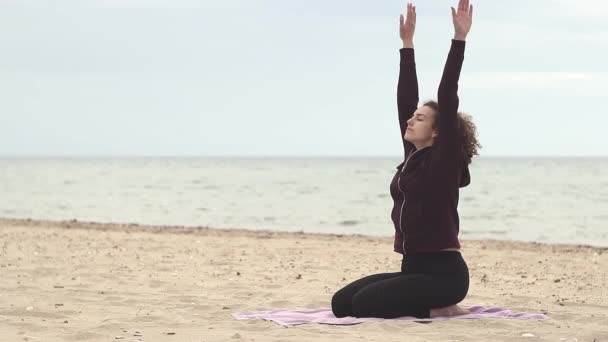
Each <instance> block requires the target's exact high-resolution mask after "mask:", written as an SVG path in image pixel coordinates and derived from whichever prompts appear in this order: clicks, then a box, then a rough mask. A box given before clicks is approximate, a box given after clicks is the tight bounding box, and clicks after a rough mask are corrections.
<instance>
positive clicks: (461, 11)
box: [450, 0, 473, 40]
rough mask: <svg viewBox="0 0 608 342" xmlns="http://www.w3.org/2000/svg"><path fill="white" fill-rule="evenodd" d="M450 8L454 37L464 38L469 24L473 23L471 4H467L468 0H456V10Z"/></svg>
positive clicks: (457, 38)
mask: <svg viewBox="0 0 608 342" xmlns="http://www.w3.org/2000/svg"><path fill="white" fill-rule="evenodd" d="M450 8H451V9H452V21H453V22H454V39H456V40H466V38H467V34H469V30H471V24H472V23H473V5H469V0H459V1H458V11H456V10H455V9H454V7H450Z"/></svg>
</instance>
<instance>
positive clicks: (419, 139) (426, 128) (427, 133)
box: [403, 106, 437, 148]
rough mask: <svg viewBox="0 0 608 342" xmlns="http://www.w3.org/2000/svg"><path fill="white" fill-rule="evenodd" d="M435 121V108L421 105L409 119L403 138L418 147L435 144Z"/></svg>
mask: <svg viewBox="0 0 608 342" xmlns="http://www.w3.org/2000/svg"><path fill="white" fill-rule="evenodd" d="M434 121H435V110H433V108H431V107H427V106H421V107H419V108H418V109H416V111H415V112H414V115H413V116H412V117H411V118H410V119H409V120H407V129H406V130H405V135H404V136H403V139H405V140H407V141H409V142H411V143H412V144H414V145H415V146H416V147H417V148H420V147H424V146H429V145H432V144H433V139H434V138H435V137H436V136H437V132H436V131H435V129H434V128H433V122H434Z"/></svg>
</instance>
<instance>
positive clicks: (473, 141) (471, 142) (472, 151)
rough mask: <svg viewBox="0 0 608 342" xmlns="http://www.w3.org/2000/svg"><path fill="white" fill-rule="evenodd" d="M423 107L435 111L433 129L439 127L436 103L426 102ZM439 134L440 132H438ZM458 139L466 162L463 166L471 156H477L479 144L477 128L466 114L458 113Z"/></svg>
mask: <svg viewBox="0 0 608 342" xmlns="http://www.w3.org/2000/svg"><path fill="white" fill-rule="evenodd" d="M424 106H428V107H430V108H432V109H433V110H434V111H435V121H434V122H433V128H437V127H439V120H441V115H440V114H439V104H438V103H437V102H436V101H432V100H431V101H426V102H425V103H424ZM439 134H441V132H439ZM458 139H459V140H460V143H461V146H462V150H461V153H462V158H463V159H464V160H465V161H466V164H465V165H468V164H470V163H471V160H472V159H473V156H476V155H479V149H481V147H482V146H481V144H480V143H479V141H478V139H477V127H476V126H475V124H474V123H473V117H472V116H471V115H469V114H467V113H463V112H458Z"/></svg>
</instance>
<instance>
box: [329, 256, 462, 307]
mask: <svg viewBox="0 0 608 342" xmlns="http://www.w3.org/2000/svg"><path fill="white" fill-rule="evenodd" d="M468 291H469V269H468V267H467V264H466V262H465V261H464V259H463V258H462V255H461V254H460V252H457V251H443V252H433V253H420V254H408V255H405V256H404V257H403V260H402V261H401V272H396V273H381V274H374V275H370V276H367V277H364V278H361V279H359V280H356V281H354V282H352V283H350V284H348V285H346V286H345V287H344V288H342V289H341V290H339V291H338V292H336V293H335V294H334V296H333V298H332V300H331V308H332V311H333V313H334V315H335V316H336V317H346V316H354V317H381V318H396V317H402V316H414V317H417V318H429V317H430V311H431V308H442V307H446V306H450V305H454V304H457V303H459V302H460V301H462V300H463V299H464V297H465V296H466V295H467V292H468Z"/></svg>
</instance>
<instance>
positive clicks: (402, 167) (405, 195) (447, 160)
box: [390, 39, 471, 254]
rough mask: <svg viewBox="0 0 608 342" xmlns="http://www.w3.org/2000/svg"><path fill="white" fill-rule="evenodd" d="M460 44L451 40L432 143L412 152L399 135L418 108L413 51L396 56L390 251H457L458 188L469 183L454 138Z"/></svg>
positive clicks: (408, 252) (404, 49)
mask: <svg viewBox="0 0 608 342" xmlns="http://www.w3.org/2000/svg"><path fill="white" fill-rule="evenodd" d="M464 48H465V42H464V41H460V40H454V39H452V44H451V47H450V52H449V53H448V58H447V61H446V64H445V67H444V70H443V75H442V78H441V82H440V84H439V89H438V92H437V103H438V104H439V115H440V120H439V123H438V125H439V126H438V130H439V132H438V135H437V137H436V138H435V140H434V142H433V145H431V146H427V147H423V148H421V149H419V150H416V147H415V146H414V145H413V144H412V143H410V142H408V141H406V140H405V139H404V138H403V136H404V134H405V130H406V128H407V120H408V119H410V118H411V117H412V115H413V113H414V112H415V111H416V109H417V108H418V101H419V99H418V80H417V76H416V64H415V60H414V49H413V48H403V49H400V50H399V53H400V67H399V81H398V85H397V108H398V112H399V127H400V131H401V140H402V142H403V150H404V161H403V162H402V163H401V164H399V165H398V166H397V172H396V173H395V176H394V177H393V179H392V181H391V185H390V192H391V197H392V198H393V201H394V205H393V210H392V212H391V219H392V221H393V224H394V226H395V240H394V250H395V252H397V253H401V254H415V253H422V252H436V251H440V250H442V249H446V248H460V243H459V241H458V233H459V217H458V210H457V208H458V196H459V188H461V187H465V186H467V185H469V183H470V181H471V177H470V174H469V169H468V165H467V164H466V162H465V159H464V158H462V155H461V145H460V143H459V139H458V117H457V111H458V102H459V100H458V79H459V77H460V70H461V68H462V62H463V59H464Z"/></svg>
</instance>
